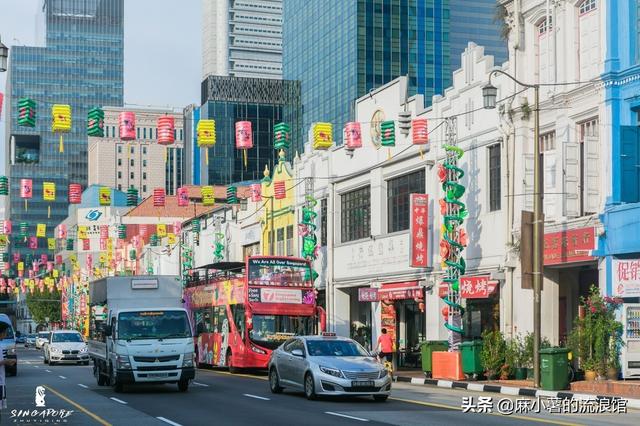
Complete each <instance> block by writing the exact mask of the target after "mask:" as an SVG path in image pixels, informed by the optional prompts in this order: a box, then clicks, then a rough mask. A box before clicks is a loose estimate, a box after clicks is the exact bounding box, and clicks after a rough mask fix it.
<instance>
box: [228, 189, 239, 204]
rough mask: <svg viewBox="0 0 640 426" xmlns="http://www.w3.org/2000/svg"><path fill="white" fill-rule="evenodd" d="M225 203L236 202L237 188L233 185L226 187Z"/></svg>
mask: <svg viewBox="0 0 640 426" xmlns="http://www.w3.org/2000/svg"><path fill="white" fill-rule="evenodd" d="M227 204H238V188H236V187H235V186H228V187H227Z"/></svg>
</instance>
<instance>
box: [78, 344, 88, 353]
mask: <svg viewBox="0 0 640 426" xmlns="http://www.w3.org/2000/svg"><path fill="white" fill-rule="evenodd" d="M80 353H81V354H86V353H87V347H86V346H85V347H83V348H80Z"/></svg>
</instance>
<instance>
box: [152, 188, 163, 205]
mask: <svg viewBox="0 0 640 426" xmlns="http://www.w3.org/2000/svg"><path fill="white" fill-rule="evenodd" d="M165 198H166V196H165V193H164V188H155V189H154V190H153V206H154V207H163V206H164V204H165Z"/></svg>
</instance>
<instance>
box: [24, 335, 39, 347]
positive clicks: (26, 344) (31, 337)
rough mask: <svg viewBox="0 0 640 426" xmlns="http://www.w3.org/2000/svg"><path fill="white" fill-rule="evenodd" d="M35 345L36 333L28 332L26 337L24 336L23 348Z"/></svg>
mask: <svg viewBox="0 0 640 426" xmlns="http://www.w3.org/2000/svg"><path fill="white" fill-rule="evenodd" d="M32 346H33V347H35V346H36V335H35V334H28V335H27V337H25V339H24V347H25V348H30V347H32Z"/></svg>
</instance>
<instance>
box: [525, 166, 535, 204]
mask: <svg viewBox="0 0 640 426" xmlns="http://www.w3.org/2000/svg"><path fill="white" fill-rule="evenodd" d="M533 158H534V157H533V154H524V182H523V183H524V194H525V195H524V210H527V211H533V181H534V176H533Z"/></svg>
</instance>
